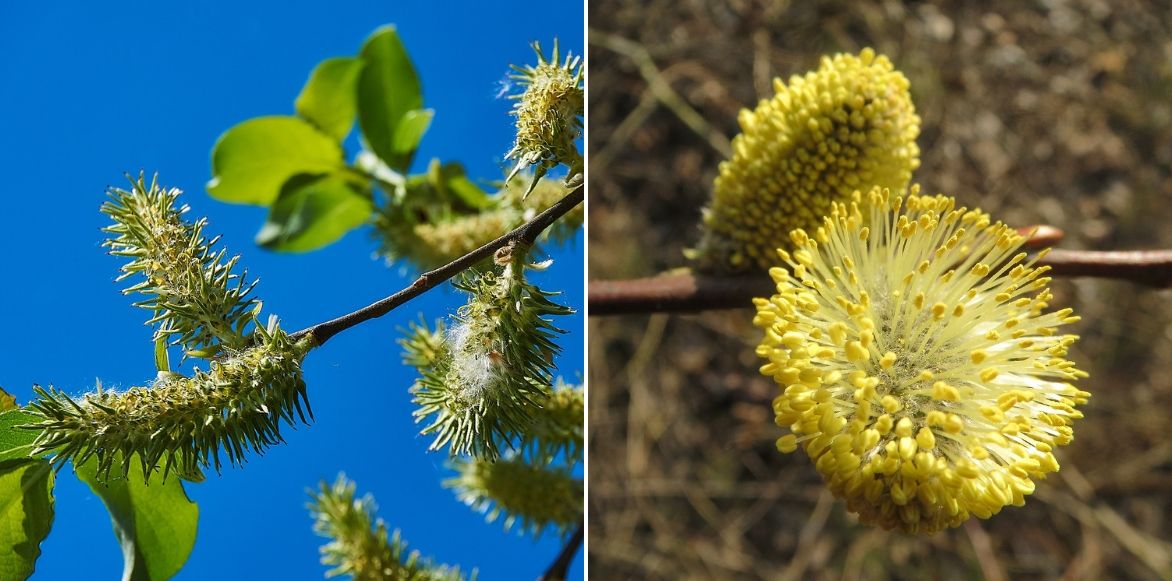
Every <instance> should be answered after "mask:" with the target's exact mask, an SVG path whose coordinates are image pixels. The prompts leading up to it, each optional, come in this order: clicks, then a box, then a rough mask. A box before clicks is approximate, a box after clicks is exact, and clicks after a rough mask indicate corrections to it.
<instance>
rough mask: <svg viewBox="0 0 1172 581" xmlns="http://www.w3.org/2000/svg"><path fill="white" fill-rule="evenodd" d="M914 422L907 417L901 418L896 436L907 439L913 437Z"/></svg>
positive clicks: (896, 427)
mask: <svg viewBox="0 0 1172 581" xmlns="http://www.w3.org/2000/svg"><path fill="white" fill-rule="evenodd" d="M913 427H914V426H913V425H912V421H911V420H910V419H908V418H906V417H903V418H899V422H897V423H896V424H895V435H897V436H899V437H901V438H906V437H908V436H911V435H912V431H913Z"/></svg>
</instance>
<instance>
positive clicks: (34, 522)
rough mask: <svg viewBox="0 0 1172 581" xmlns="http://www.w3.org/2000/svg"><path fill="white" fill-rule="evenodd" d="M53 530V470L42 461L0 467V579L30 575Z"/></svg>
mask: <svg viewBox="0 0 1172 581" xmlns="http://www.w3.org/2000/svg"><path fill="white" fill-rule="evenodd" d="M52 526H53V469H52V468H51V467H50V466H49V462H47V461H45V460H30V461H12V462H3V463H0V579H27V578H28V577H29V576H30V575H32V574H33V568H34V567H35V566H36V562H37V557H39V556H40V555H41V541H44V540H45V537H46V536H48V535H49V529H50V528H52Z"/></svg>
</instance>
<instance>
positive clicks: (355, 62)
mask: <svg viewBox="0 0 1172 581" xmlns="http://www.w3.org/2000/svg"><path fill="white" fill-rule="evenodd" d="M362 65H363V62H362V61H361V60H359V59H357V58H353V57H340V58H331V59H326V60H324V61H322V62H320V63H318V65H317V67H316V68H315V69H313V72H312V73H310V75H309V81H308V82H306V83H305V87H304V88H302V89H301V94H300V95H298V96H297V100H296V101H294V102H293V106H294V107H296V109H297V114H298V115H300V116H302V117H304V118H305V119H306V120H308V121H309V122H310V123H313V124H314V125H316V126H317V128H318V129H320V130H321V131H322V132H323V133H325V134H326V135H329V136H330V137H333V138H334V140H336V141H337V142H338V143H341V142H342V141H343V140H345V139H346V136H347V135H349V134H350V127H352V126H353V125H354V115H355V112H356V111H357V107H358V106H357V102H356V101H357V100H356V99H355V96H354V94H355V92H356V91H357V87H358V73H359V72H361V71H362Z"/></svg>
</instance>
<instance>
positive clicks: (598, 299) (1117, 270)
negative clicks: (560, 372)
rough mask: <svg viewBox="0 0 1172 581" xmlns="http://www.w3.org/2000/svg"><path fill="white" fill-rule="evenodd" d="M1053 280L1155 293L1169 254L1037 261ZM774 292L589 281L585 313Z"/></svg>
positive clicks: (712, 281)
mask: <svg viewBox="0 0 1172 581" xmlns="http://www.w3.org/2000/svg"><path fill="white" fill-rule="evenodd" d="M1038 265H1046V266H1049V267H1050V269H1051V270H1050V272H1049V273H1048V274H1052V275H1054V276H1069V277H1080V276H1089V277H1096V278H1111V279H1118V280H1128V281H1131V282H1135V283H1139V284H1143V285H1147V286H1151V287H1155V288H1168V287H1172V250H1133V251H1112V252H1101V251H1092V250H1057V249H1056V250H1053V251H1051V252H1050V253H1049V254H1048V255H1046V256H1045V257H1043V258H1042V259H1041V260H1039V261H1038ZM773 292H774V285H773V281H772V280H771V279H770V278H769V276H768V275H765V274H760V273H759V274H755V275H740V276H723V277H720V276H704V275H696V274H667V275H662V276H656V277H651V278H642V279H634V280H605V281H591V282H590V288H589V298H588V303H589V313H590V314H591V315H621V314H630V313H656V312H698V311H707V310H716V309H734V308H747V307H749V306H751V305H752V304H753V303H752V299H753V297H767V296H769V295H771V294H773Z"/></svg>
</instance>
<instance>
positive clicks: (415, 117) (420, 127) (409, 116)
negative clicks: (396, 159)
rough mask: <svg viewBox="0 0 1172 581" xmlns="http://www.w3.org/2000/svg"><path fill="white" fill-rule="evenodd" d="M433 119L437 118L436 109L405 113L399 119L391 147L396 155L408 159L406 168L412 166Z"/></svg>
mask: <svg viewBox="0 0 1172 581" xmlns="http://www.w3.org/2000/svg"><path fill="white" fill-rule="evenodd" d="M432 117H435V109H415V110H414V111H408V112H406V113H404V114H403V117H402V118H401V119H399V125H398V127H396V128H395V137H394V139H393V140H392V141H391V147H392V148H393V149H394V152H395V155H402V156H404V157H405V158H406V161H405V162H404V163H403V167H404V168H406V167H407V166H409V165H411V159H412V157H414V155H415V150H416V149H418V148H419V142H420V141H422V140H423V134H424V133H427V128H428V127H430V126H431V119H432Z"/></svg>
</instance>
